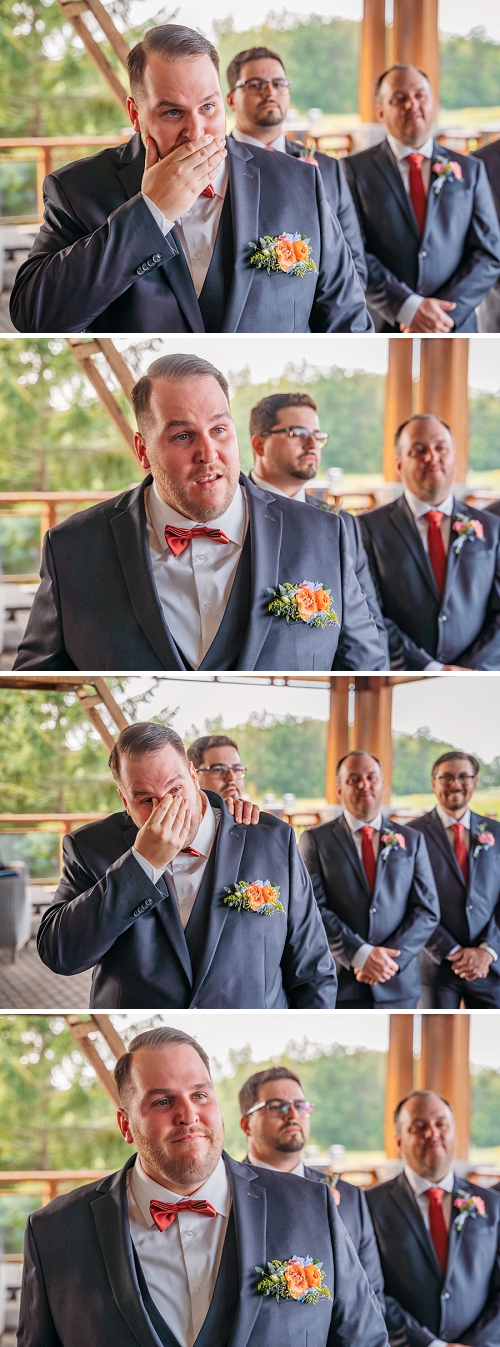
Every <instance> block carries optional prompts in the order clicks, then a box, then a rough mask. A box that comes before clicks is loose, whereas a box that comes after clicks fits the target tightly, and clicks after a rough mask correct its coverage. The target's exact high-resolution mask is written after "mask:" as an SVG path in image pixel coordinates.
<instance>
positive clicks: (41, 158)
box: [0, 128, 132, 225]
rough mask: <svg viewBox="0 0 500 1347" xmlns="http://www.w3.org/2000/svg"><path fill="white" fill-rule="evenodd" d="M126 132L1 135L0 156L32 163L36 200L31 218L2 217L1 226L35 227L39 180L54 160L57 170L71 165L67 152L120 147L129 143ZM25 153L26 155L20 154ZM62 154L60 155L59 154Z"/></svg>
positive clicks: (40, 196)
mask: <svg viewBox="0 0 500 1347" xmlns="http://www.w3.org/2000/svg"><path fill="white" fill-rule="evenodd" d="M131 135H132V128H130V132H128V131H123V132H121V133H120V134H119V135H109V136H31V137H29V136H2V137H0V156H1V155H6V156H8V157H9V158H11V159H14V160H15V162H17V163H19V162H22V163H30V162H31V163H33V162H34V163H36V200H37V210H36V214H35V215H3V216H2V218H1V219H0V224H2V225H16V224H39V223H40V221H41V220H42V219H43V192H42V187H43V180H44V178H46V176H47V174H48V173H52V169H53V168H54V159H55V157H57V167H58V168H61V167H62V166H63V164H69V163H71V160H72V159H73V158H74V155H72V154H66V151H67V150H75V149H82V147H83V148H88V149H89V150H92V149H95V150H99V149H101V150H103V149H105V148H106V146H108V145H110V146H112V145H123V144H125V142H126V141H127V140H130V136H131ZM23 151H28V153H23ZM63 151H64V153H63Z"/></svg>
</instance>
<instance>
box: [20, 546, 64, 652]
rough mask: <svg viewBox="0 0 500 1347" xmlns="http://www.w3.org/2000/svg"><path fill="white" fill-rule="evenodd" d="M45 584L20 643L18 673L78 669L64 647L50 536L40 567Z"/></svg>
mask: <svg viewBox="0 0 500 1347" xmlns="http://www.w3.org/2000/svg"><path fill="white" fill-rule="evenodd" d="M40 577H41V584H40V585H39V587H38V590H37V592H36V594H35V599H34V603H33V606H32V609H31V613H30V616H29V620H28V625H27V627H26V631H25V633H24V636H23V639H22V641H21V642H20V645H19V650H18V652H17V655H16V659H15V662H14V665H13V667H14V669H57V670H58V671H59V672H61V670H63V669H74V668H75V667H76V666H75V665H74V664H73V663H72V661H71V660H70V658H69V655H68V653H67V651H66V648H65V645H64V633H63V624H62V616H61V604H60V600H59V586H58V582H57V574H56V568H55V563H54V557H53V553H52V546H51V541H50V533H47V534H46V535H45V541H44V544H43V553H42V561H41V566H40Z"/></svg>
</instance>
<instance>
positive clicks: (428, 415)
mask: <svg viewBox="0 0 500 1347" xmlns="http://www.w3.org/2000/svg"><path fill="white" fill-rule="evenodd" d="M412 421H439V424H440V425H441V426H444V428H445V430H447V431H448V434H449V435H450V436H451V439H452V440H453V431H452V429H451V426H449V425H448V422H447V421H443V418H442V416H436V415H435V413H434V412H414V413H413V416H409V417H408V418H407V420H406V421H402V422H401V425H400V426H398V428H397V431H396V434H395V436H394V444H395V447H396V449H399V441H400V439H401V436H402V434H403V431H404V430H406V427H407V426H411V423H412Z"/></svg>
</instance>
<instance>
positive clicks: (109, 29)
mask: <svg viewBox="0 0 500 1347" xmlns="http://www.w3.org/2000/svg"><path fill="white" fill-rule="evenodd" d="M57 3H58V5H59V8H60V9H61V10H62V13H63V14H64V17H65V19H69V22H70V23H71V24H72V25H73V28H74V30H75V33H76V35H77V37H79V38H80V41H81V42H83V45H84V47H85V48H86V50H87V51H88V54H89V56H90V58H91V60H92V61H93V62H94V65H95V66H97V69H98V70H99V71H100V74H101V75H103V76H104V79H105V80H106V83H107V84H108V85H109V87H110V89H111V92H112V94H113V96H114V97H115V98H116V101H117V103H119V104H120V107H121V108H122V110H125V112H126V111H127V97H128V94H127V90H126V89H125V88H124V87H123V84H121V82H120V80H119V79H118V75H117V74H116V73H115V71H114V69H113V66H112V65H110V63H109V61H108V59H107V57H106V56H105V55H104V52H103V50H102V47H101V46H100V44H99V43H98V42H96V40H95V38H94V37H92V33H91V32H90V30H89V29H88V28H87V24H86V23H85V19H84V18H83V15H84V14H85V13H87V14H88V13H91V14H93V15H94V18H96V19H97V21H98V23H99V27H100V28H101V29H102V31H103V33H104V34H105V36H106V37H107V38H108V41H109V42H110V43H111V46H112V47H113V48H114V50H115V52H116V55H117V56H118V57H119V59H120V60H121V61H122V62H123V63H124V57H125V61H126V53H127V52H128V47H127V44H126V42H124V39H123V38H122V36H121V33H119V32H118V29H117V28H115V25H114V23H113V20H112V18H111V16H110V15H109V14H107V13H106V10H105V9H104V7H103V5H102V4H100V3H99V0H57ZM111 35H112V36H111Z"/></svg>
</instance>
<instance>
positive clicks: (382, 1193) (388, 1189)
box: [365, 1177, 399, 1210]
mask: <svg viewBox="0 0 500 1347" xmlns="http://www.w3.org/2000/svg"><path fill="white" fill-rule="evenodd" d="M398 1186H399V1177H396V1178H395V1179H386V1180H385V1182H384V1183H376V1184H374V1186H373V1188H367V1189H366V1191H365V1197H366V1200H367V1202H368V1206H369V1207H370V1210H371V1209H372V1207H375V1208H376V1207H381V1206H383V1204H384V1202H385V1200H386V1198H388V1197H392V1194H393V1192H394V1189H395V1188H396V1187H398Z"/></svg>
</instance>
